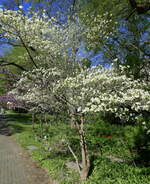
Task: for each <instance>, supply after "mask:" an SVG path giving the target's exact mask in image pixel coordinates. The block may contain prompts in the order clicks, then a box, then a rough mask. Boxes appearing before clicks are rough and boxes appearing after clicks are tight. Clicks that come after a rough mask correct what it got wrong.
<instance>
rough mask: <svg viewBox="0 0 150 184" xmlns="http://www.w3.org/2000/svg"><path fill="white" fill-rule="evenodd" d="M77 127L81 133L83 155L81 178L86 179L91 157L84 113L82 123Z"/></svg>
mask: <svg viewBox="0 0 150 184" xmlns="http://www.w3.org/2000/svg"><path fill="white" fill-rule="evenodd" d="M77 128H78V131H79V135H80V147H81V155H82V170H81V172H80V178H81V180H86V179H87V177H88V174H89V170H90V159H89V155H88V149H87V144H86V139H85V131H84V116H83V115H82V116H81V118H80V124H77Z"/></svg>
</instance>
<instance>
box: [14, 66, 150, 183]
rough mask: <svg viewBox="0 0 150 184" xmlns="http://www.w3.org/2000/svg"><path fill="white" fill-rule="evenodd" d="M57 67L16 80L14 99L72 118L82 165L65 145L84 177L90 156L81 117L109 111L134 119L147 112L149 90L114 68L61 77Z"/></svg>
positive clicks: (126, 118) (149, 97) (34, 72)
mask: <svg viewBox="0 0 150 184" xmlns="http://www.w3.org/2000/svg"><path fill="white" fill-rule="evenodd" d="M61 76H62V74H61V72H60V71H58V69H56V68H55V69H49V70H45V69H36V70H34V71H33V72H30V73H28V74H26V75H24V77H23V78H22V79H21V80H20V81H19V82H18V83H17V85H16V90H17V91H19V87H20V89H21V91H23V89H25V91H23V93H20V95H19V93H18V98H19V99H23V100H25V101H26V103H27V104H29V106H30V107H31V104H34V106H33V107H34V108H37V109H38V108H40V109H42V111H45V110H46V109H47V110H50V109H51V108H53V109H63V108H64V107H65V108H66V109H68V110H67V112H68V113H69V116H70V118H71V120H72V119H73V120H74V125H75V128H77V130H78V133H79V136H80V146H81V155H82V168H80V164H79V161H78V158H77V156H76V155H75V153H74V151H73V148H72V147H71V146H70V145H69V144H68V148H69V150H70V151H71V153H72V154H73V156H74V158H75V160H76V163H77V165H78V171H79V173H80V176H81V179H83V180H84V179H86V178H87V176H88V172H89V169H90V159H89V155H88V149H87V144H86V135H85V130H84V126H85V123H86V122H85V116H86V115H87V114H88V113H95V112H102V113H105V112H111V113H113V114H115V116H116V117H119V118H120V119H121V120H123V121H128V120H129V119H130V118H131V119H132V120H136V119H138V116H140V115H141V114H142V113H143V112H145V111H146V112H149V111H150V93H149V91H148V89H147V86H146V84H145V83H144V82H139V81H138V80H137V81H136V80H133V79H131V78H127V77H126V76H125V75H124V74H123V73H120V74H118V73H116V71H115V69H114V68H111V69H105V68H100V67H95V68H91V69H87V70H83V71H82V72H80V73H79V74H77V75H76V76H73V77H67V78H61ZM16 95H17V94H16Z"/></svg>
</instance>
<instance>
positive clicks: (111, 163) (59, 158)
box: [7, 112, 150, 184]
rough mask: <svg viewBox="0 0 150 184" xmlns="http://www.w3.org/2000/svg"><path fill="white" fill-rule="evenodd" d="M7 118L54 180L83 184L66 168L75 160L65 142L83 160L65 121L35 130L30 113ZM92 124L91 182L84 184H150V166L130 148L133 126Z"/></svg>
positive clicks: (89, 132) (53, 121) (89, 131)
mask: <svg viewBox="0 0 150 184" xmlns="http://www.w3.org/2000/svg"><path fill="white" fill-rule="evenodd" d="M7 116H8V117H9V119H8V124H9V126H10V128H11V130H12V132H13V136H15V137H16V139H17V141H18V142H19V143H20V144H21V146H22V147H24V148H25V149H28V146H36V147H37V149H35V150H29V152H30V154H31V155H32V157H33V159H35V160H36V161H37V162H38V163H39V164H40V165H41V166H42V167H43V168H46V169H47V170H48V172H49V173H50V176H51V177H52V178H54V179H57V180H58V181H59V182H60V183H61V184H79V183H80V182H79V176H78V174H77V172H76V171H75V170H74V169H69V168H68V167H67V166H66V163H70V162H71V163H72V162H73V161H74V160H73V157H72V155H71V153H70V152H69V151H68V149H67V146H66V144H65V143H64V140H69V144H70V145H71V146H72V148H73V149H74V151H75V153H76V154H77V155H78V156H79V157H80V154H79V152H80V150H79V145H78V141H79V139H78V137H77V136H76V131H75V130H74V129H72V130H71V129H70V126H69V124H68V123H67V122H65V120H64V119H63V120H60V119H59V118H57V119H55V118H53V116H50V117H49V119H50V120H51V121H50V122H51V123H49V124H48V125H45V126H44V127H41V126H40V124H38V123H37V124H36V126H35V130H34V131H33V130H32V124H31V116H30V114H19V113H18V114H17V113H12V112H8V113H7ZM88 121H89V122H88V123H87V126H86V130H87V143H88V147H89V151H90V155H91V163H92V167H91V171H90V176H89V179H88V180H87V181H86V182H83V183H85V184H150V167H146V166H144V165H142V164H139V163H138V162H136V161H135V160H136V159H137V158H138V154H137V152H136V151H135V150H131V149H129V147H131V145H132V135H130V131H131V130H132V129H133V128H132V127H130V126H129V125H128V126H126V127H123V126H121V125H117V124H110V123H107V122H104V121H102V120H100V119H99V118H96V119H92V118H90V119H89V120H88ZM60 122H61V123H60ZM41 128H42V132H41ZM125 130H126V133H125Z"/></svg>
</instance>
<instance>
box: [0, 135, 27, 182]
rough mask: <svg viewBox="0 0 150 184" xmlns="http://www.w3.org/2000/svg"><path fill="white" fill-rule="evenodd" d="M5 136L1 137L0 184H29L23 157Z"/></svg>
mask: <svg viewBox="0 0 150 184" xmlns="http://www.w3.org/2000/svg"><path fill="white" fill-rule="evenodd" d="M16 151H18V150H16V146H14V145H13V144H12V142H11V140H10V139H9V137H6V136H5V135H0V184H29V182H28V180H27V177H26V174H25V173H26V171H25V169H24V166H23V164H22V162H21V157H20V154H19V153H18V152H16Z"/></svg>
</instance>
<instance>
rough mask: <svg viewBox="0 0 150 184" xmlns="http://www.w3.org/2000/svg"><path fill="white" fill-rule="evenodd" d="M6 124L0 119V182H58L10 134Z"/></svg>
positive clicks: (0, 183) (11, 183)
mask: <svg viewBox="0 0 150 184" xmlns="http://www.w3.org/2000/svg"><path fill="white" fill-rule="evenodd" d="M4 124H5V120H1V119H0V184H57V182H55V181H50V178H49V176H48V175H47V173H46V172H45V171H44V170H43V169H41V168H40V167H39V166H38V165H37V164H36V163H35V162H33V161H32V160H31V158H30V156H29V154H28V152H27V151H25V150H23V149H22V148H21V147H20V146H19V145H17V143H16V142H15V140H14V139H13V138H12V137H11V136H9V135H10V133H9V130H7V125H6V124H5V125H6V126H5V125H4Z"/></svg>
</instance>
